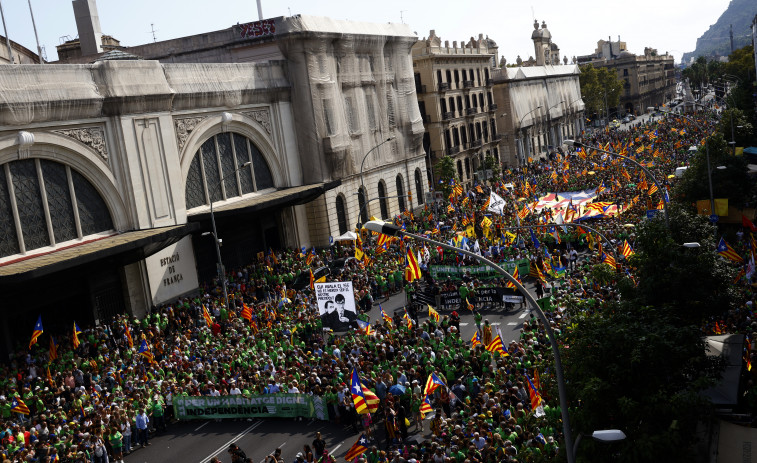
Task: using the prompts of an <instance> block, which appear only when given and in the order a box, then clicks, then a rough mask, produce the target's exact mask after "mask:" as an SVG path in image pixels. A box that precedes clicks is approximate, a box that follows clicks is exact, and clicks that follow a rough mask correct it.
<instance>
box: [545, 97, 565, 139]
mask: <svg viewBox="0 0 757 463" xmlns="http://www.w3.org/2000/svg"><path fill="white" fill-rule="evenodd" d="M563 103H565V100H560V102H559V103H556V104H553V105H552V106H550V107H549V108H548V109H547V124H548V125H549V134H550V135H552V137H551V138H552V146H554V147H557V140H556V139H557V138H558V137H557V136H555V135H553V134H552V108H556V107H557V106H558V105H561V104H563Z"/></svg>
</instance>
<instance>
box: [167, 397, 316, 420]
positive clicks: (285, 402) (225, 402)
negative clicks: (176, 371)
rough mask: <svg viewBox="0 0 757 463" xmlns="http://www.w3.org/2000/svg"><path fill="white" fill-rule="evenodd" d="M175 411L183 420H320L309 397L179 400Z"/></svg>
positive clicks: (175, 399)
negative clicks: (276, 418)
mask: <svg viewBox="0 0 757 463" xmlns="http://www.w3.org/2000/svg"><path fill="white" fill-rule="evenodd" d="M173 408H174V415H175V416H176V418H178V419H180V420H204V419H217V418H274V417H278V418H296V417H299V416H302V417H305V418H316V417H317V416H316V410H315V406H314V404H313V398H312V397H311V396H309V395H307V394H263V395H253V396H250V397H242V396H238V395H237V396H221V397H209V396H199V397H195V396H193V397H183V396H179V397H174V398H173Z"/></svg>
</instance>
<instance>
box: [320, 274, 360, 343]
mask: <svg viewBox="0 0 757 463" xmlns="http://www.w3.org/2000/svg"><path fill="white" fill-rule="evenodd" d="M315 296H316V299H317V301H318V313H320V314H321V321H322V322H323V326H324V327H328V328H331V329H332V330H334V331H344V330H348V329H349V328H350V327H351V326H353V325H355V320H357V310H356V309H355V294H354V293H353V291H352V282H351V281H337V282H333V283H316V284H315Z"/></svg>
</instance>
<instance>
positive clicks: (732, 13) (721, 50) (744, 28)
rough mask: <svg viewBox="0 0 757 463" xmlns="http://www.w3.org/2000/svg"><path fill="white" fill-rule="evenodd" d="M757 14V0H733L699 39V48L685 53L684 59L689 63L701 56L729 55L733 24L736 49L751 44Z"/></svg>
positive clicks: (734, 47)
mask: <svg viewBox="0 0 757 463" xmlns="http://www.w3.org/2000/svg"><path fill="white" fill-rule="evenodd" d="M755 14H757V2H755V1H754V0H731V3H730V4H729V5H728V8H726V10H725V11H724V12H723V14H721V15H720V18H718V21H717V22H716V23H715V24H713V25H712V26H710V28H709V29H707V32H705V33H704V34H702V36H701V37H699V38H698V39H697V48H696V49H695V50H694V51H693V52H689V53H684V54H683V58H682V61H683V62H684V63H688V62H689V60H690V59H691V58H697V57H699V56H707V57H715V56H727V55H729V54H730V53H731V39H730V29H731V26H733V49H734V50H736V49H738V48H741V47H744V46H746V45H749V44H751V43H752V39H751V25H752V19H753V18H754V15H755Z"/></svg>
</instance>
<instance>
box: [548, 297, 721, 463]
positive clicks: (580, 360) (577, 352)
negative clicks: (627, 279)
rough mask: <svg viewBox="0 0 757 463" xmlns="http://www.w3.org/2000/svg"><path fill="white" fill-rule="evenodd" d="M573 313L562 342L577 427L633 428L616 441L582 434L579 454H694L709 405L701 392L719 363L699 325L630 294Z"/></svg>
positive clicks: (656, 457)
mask: <svg viewBox="0 0 757 463" xmlns="http://www.w3.org/2000/svg"><path fill="white" fill-rule="evenodd" d="M574 316H575V317H576V318H577V323H575V324H574V325H572V327H571V329H569V330H567V332H566V334H565V335H564V337H563V341H564V347H563V348H562V357H563V363H564V365H565V367H566V371H565V376H566V378H569V381H570V384H569V387H568V392H569V395H570V396H571V397H572V398H571V403H572V404H573V409H572V410H571V419H572V425H573V428H574V429H575V430H576V432H591V431H592V430H596V429H621V430H623V432H625V434H626V435H627V436H628V438H627V439H626V440H624V441H621V442H616V443H612V444H604V443H597V442H593V441H592V440H591V439H584V440H583V442H582V443H581V445H580V448H579V449H578V461H579V462H594V461H615V462H629V463H630V462H634V463H636V462H640V461H668V462H679V461H680V462H688V461H692V459H693V458H694V457H695V456H696V453H695V452H694V450H693V449H694V444H695V443H696V436H697V434H696V433H695V429H696V425H697V423H698V422H699V421H700V420H702V419H706V418H707V416H708V412H709V411H710V407H709V406H708V405H707V403H706V402H705V400H704V399H703V398H702V397H701V396H699V395H698V392H699V391H701V390H702V389H704V388H705V387H707V386H708V385H709V384H711V382H712V379H713V378H715V377H716V375H717V373H718V371H719V363H718V362H716V361H713V360H711V359H709V358H708V357H707V356H706V355H705V350H704V349H705V348H704V342H703V339H702V337H701V331H700V330H699V329H698V328H697V326H694V325H687V326H683V327H682V326H680V323H679V321H678V320H677V319H676V316H675V315H674V314H671V312H670V311H669V310H667V309H665V308H664V307H655V308H651V307H644V306H639V305H636V304H635V303H633V302H631V303H624V304H616V305H614V306H612V307H611V308H609V309H605V310H603V311H598V312H594V313H593V314H591V315H574ZM577 398H581V399H582V400H580V401H579V400H578V399H577Z"/></svg>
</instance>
